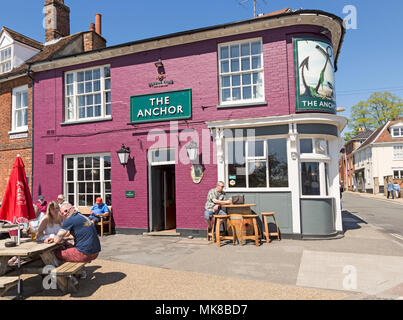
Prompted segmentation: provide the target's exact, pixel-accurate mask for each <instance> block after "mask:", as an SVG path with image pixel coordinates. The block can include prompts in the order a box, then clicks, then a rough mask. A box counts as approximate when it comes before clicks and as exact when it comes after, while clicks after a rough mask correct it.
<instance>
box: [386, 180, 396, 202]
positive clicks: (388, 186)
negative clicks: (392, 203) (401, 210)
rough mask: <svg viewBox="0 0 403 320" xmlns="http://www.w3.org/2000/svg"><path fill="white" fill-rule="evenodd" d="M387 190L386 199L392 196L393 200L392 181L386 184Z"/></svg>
mask: <svg viewBox="0 0 403 320" xmlns="http://www.w3.org/2000/svg"><path fill="white" fill-rule="evenodd" d="M387 188H388V196H387V198H388V199H389V195H392V199H394V198H395V192H394V190H393V183H392V181H389V182H388V185H387Z"/></svg>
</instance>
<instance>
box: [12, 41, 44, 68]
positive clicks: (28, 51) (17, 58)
mask: <svg viewBox="0 0 403 320" xmlns="http://www.w3.org/2000/svg"><path fill="white" fill-rule="evenodd" d="M37 53H39V50H38V49H34V48H31V47H29V46H27V45H25V44H22V43H19V42H17V41H15V42H14V57H13V59H14V61H13V63H14V68H17V67H19V66H20V65H22V64H23V63H24V62H25V61H27V60H28V59H30V58H32V57H33V56H34V55H36V54H37Z"/></svg>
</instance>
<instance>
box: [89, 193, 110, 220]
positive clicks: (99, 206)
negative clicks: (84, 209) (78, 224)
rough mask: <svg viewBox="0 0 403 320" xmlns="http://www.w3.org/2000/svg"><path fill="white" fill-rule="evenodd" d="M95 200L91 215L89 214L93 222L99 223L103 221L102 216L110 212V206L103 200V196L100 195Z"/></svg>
mask: <svg viewBox="0 0 403 320" xmlns="http://www.w3.org/2000/svg"><path fill="white" fill-rule="evenodd" d="M95 202H96V203H95V204H94V206H93V207H92V208H91V215H90V216H89V218H90V220H91V221H92V223H93V224H97V223H98V222H100V221H101V217H106V216H108V214H109V208H108V206H107V205H106V204H105V203H103V202H102V198H100V197H98V198H97V199H96V200H95Z"/></svg>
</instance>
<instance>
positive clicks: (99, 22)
mask: <svg viewBox="0 0 403 320" xmlns="http://www.w3.org/2000/svg"><path fill="white" fill-rule="evenodd" d="M95 32H96V33H98V34H99V35H100V36H101V35H102V15H101V14H99V13H97V14H96V15H95Z"/></svg>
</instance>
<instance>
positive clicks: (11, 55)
mask: <svg viewBox="0 0 403 320" xmlns="http://www.w3.org/2000/svg"><path fill="white" fill-rule="evenodd" d="M8 49H10V58H9V59H7V60H1V53H2V52H3V51H6V50H8ZM13 51H14V50H13V46H12V45H9V46H7V47H4V48H1V49H0V74H3V73H7V72H10V71H11V70H13ZM6 63H10V69H8V70H6V71H3V65H5V64H6Z"/></svg>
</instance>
